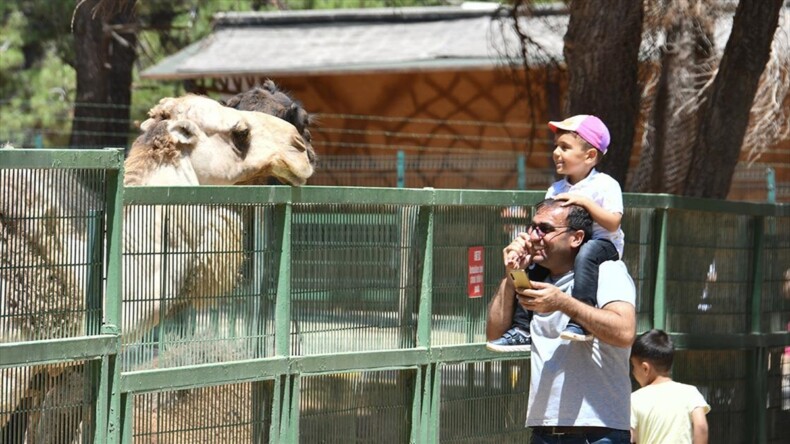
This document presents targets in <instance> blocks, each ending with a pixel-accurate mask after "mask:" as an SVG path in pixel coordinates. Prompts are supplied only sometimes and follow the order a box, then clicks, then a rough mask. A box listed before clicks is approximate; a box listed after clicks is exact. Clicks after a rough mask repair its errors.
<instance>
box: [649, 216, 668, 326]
mask: <svg viewBox="0 0 790 444" xmlns="http://www.w3.org/2000/svg"><path fill="white" fill-rule="evenodd" d="M668 223H669V210H667V209H663V208H662V209H658V210H656V231H657V232H658V246H657V254H658V258H657V259H656V284H655V286H654V288H655V293H654V294H653V328H657V329H660V330H664V329H666V319H667V306H666V286H667V281H666V279H667V224H668Z"/></svg>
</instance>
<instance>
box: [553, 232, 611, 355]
mask: <svg viewBox="0 0 790 444" xmlns="http://www.w3.org/2000/svg"><path fill="white" fill-rule="evenodd" d="M618 259H620V255H619V254H618V253H617V248H615V246H614V244H612V243H611V242H610V241H608V240H605V239H592V240H590V241H588V242H586V243H585V244H583V245H582V247H581V249H579V254H577V255H576V261H575V262H574V266H573V271H574V272H573V291H572V292H571V295H572V296H573V297H574V299H578V300H579V301H581V302H584V303H585V304H587V305H597V302H598V297H597V293H598V269H599V267H600V266H601V264H602V263H603V262H606V261H615V260H618ZM561 337H562V338H563V339H570V340H576V341H585V340H589V339H591V336H589V335H587V332H586V331H585V330H584V329H583V328H582V327H581V325H579V324H578V323H577V322H576V321H574V320H573V319H571V320H570V322H568V326H567V327H566V329H565V331H563V332H562V335H561Z"/></svg>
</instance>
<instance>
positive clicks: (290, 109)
mask: <svg viewBox="0 0 790 444" xmlns="http://www.w3.org/2000/svg"><path fill="white" fill-rule="evenodd" d="M222 103H223V104H224V105H225V106H228V107H231V108H235V109H238V110H243V111H257V112H262V113H266V114H271V115H273V116H276V117H279V118H281V119H283V120H285V121H286V122H289V123H291V124H292V125H293V126H295V127H296V129H297V130H298V131H299V134H301V135H302V138H303V139H304V141H305V144H306V145H307V155H308V156H309V157H310V162H311V163H313V164H315V162H316V158H317V156H316V154H315V150H314V149H313V145H312V134H311V133H310V128H309V127H310V126H311V125H312V124H313V117H312V116H311V115H310V114H308V112H307V111H305V109H304V108H303V107H302V104H301V103H299V102H298V101H296V100H294V99H293V98H292V97H291V96H289V95H288V94H286V93H285V92H284V91H282V90H280V88H279V87H278V86H277V85H276V84H275V83H274V82H273V81H272V80H270V79H267V80H266V81H265V82H263V84H262V85H261V86H258V87H255V88H252V89H250V90H249V91H245V92H243V93H239V94H236V95H235V96H233V97H231V98H229V99H228V100H226V101H224V102H222ZM244 184H245V185H257V184H261V183H260V181H257V182H245V183H244Z"/></svg>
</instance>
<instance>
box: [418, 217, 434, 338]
mask: <svg viewBox="0 0 790 444" xmlns="http://www.w3.org/2000/svg"><path fill="white" fill-rule="evenodd" d="M433 219H434V214H433V207H429V206H424V207H420V214H419V216H418V220H419V222H418V229H417V230H418V233H419V234H418V239H423V240H422V242H421V245H423V246H424V249H423V251H424V253H423V265H422V283H421V286H420V303H419V308H418V314H417V346H418V347H430V346H431V310H432V309H433V307H432V306H433V234H434V233H433V230H434V226H433Z"/></svg>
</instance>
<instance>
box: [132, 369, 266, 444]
mask: <svg viewBox="0 0 790 444" xmlns="http://www.w3.org/2000/svg"><path fill="white" fill-rule="evenodd" d="M260 384H261V383H239V384H228V385H219V386H212V387H200V388H193V389H187V390H177V391H161V392H153V393H142V394H137V395H135V396H134V418H133V421H134V429H133V433H132V438H133V442H135V443H158V444H167V443H243V442H256V441H254V440H253V437H254V436H257V438H258V439H260V436H261V434H263V433H264V430H266V428H267V421H268V420H267V419H266V417H267V415H268V414H270V411H268V412H267V411H265V410H264V409H262V408H261V405H262V404H264V400H263V398H262V396H265V395H264V393H265V388H264V390H261V388H260V387H258V386H259V385H260Z"/></svg>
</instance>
